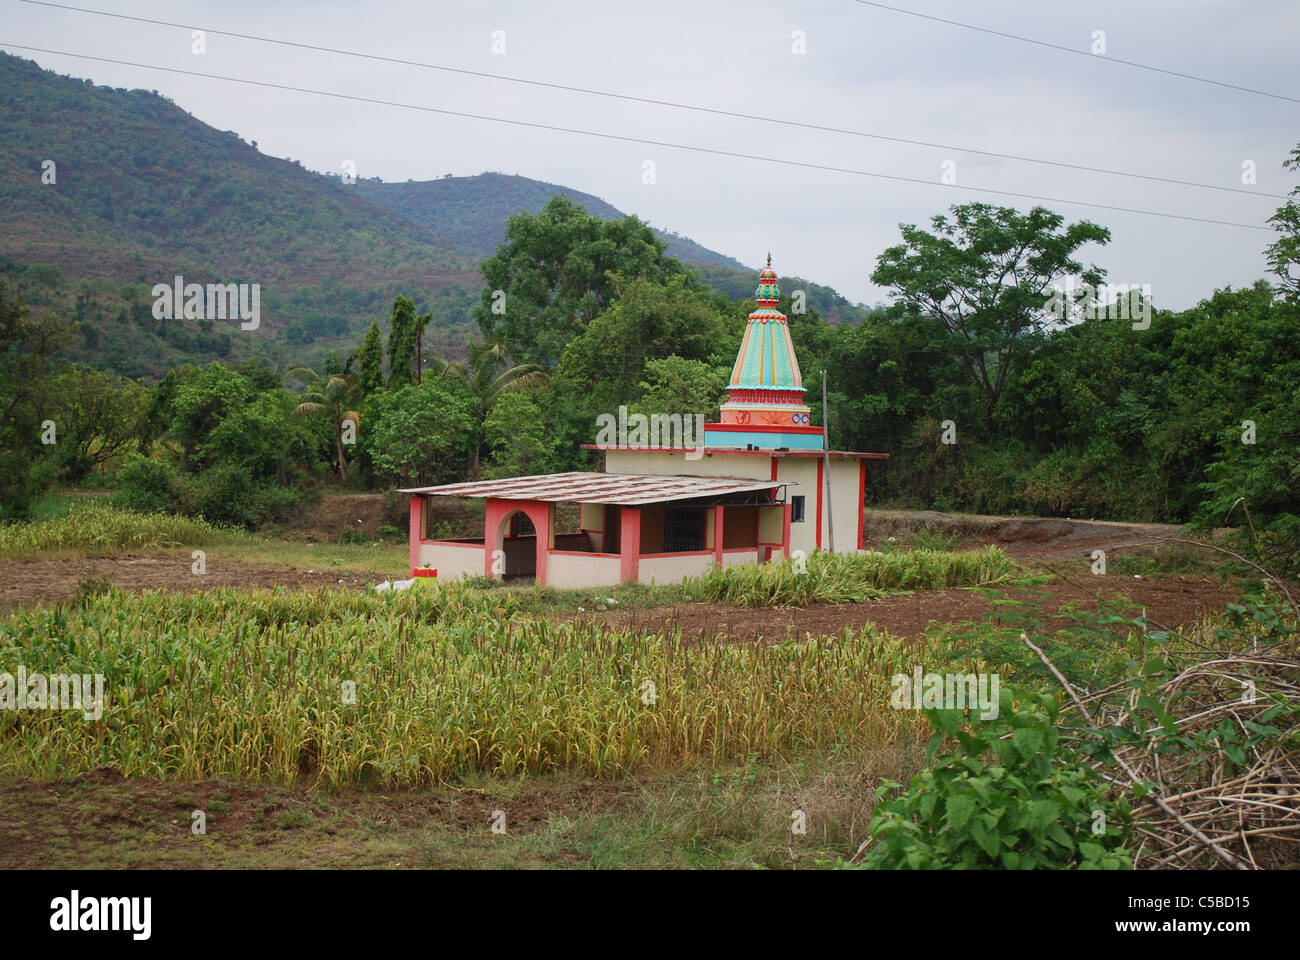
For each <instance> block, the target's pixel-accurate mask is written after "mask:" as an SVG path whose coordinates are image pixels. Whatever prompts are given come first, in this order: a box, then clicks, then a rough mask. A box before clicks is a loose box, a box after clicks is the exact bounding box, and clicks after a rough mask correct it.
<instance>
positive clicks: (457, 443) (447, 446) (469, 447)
mask: <svg viewBox="0 0 1300 960" xmlns="http://www.w3.org/2000/svg"><path fill="white" fill-rule="evenodd" d="M374 409H375V411H376V413H375V421H374V424H373V426H371V427H370V428H369V429H367V430H366V433H365V437H366V440H365V445H366V449H367V451H368V453H369V456H370V458H371V460H372V462H373V463H374V466H375V471H376V473H377V474H378V475H379V476H380V478H382V479H383V480H385V481H388V482H392V483H395V484H400V485H419V484H437V483H450V482H454V481H456V480H463V479H464V474H465V469H466V467H467V466H468V465H469V462H470V459H471V458H472V456H473V453H474V447H475V445H476V443H477V442H478V424H477V422H476V421H475V418H474V403H473V398H472V397H471V396H470V394H469V391H468V390H467V389H466V388H465V386H464V385H463V384H459V383H455V382H453V381H449V380H447V379H444V378H442V377H428V378H427V379H425V381H424V382H423V383H419V384H410V385H408V386H405V387H402V388H401V389H400V390H397V391H387V392H385V393H382V394H379V395H378V396H377V398H376V400H375V402H374Z"/></svg>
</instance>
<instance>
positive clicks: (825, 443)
mask: <svg viewBox="0 0 1300 960" xmlns="http://www.w3.org/2000/svg"><path fill="white" fill-rule="evenodd" d="M822 462H823V464H824V466H823V468H822V473H824V474H825V475H826V531H827V533H829V534H830V543H831V553H834V552H835V514H834V512H833V511H832V510H831V420H830V415H829V414H828V413H827V408H826V371H825V370H823V371H822Z"/></svg>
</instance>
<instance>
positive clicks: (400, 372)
mask: <svg viewBox="0 0 1300 960" xmlns="http://www.w3.org/2000/svg"><path fill="white" fill-rule="evenodd" d="M418 324H419V321H418V320H417V319H416V316H415V301H414V300H412V299H411V298H410V297H405V296H399V297H398V298H397V299H396V300H395V301H393V318H392V325H391V326H390V327H389V331H388V388H389V389H390V390H400V389H401V388H402V387H405V386H407V385H408V384H411V383H413V382H414V381H415V341H416V338H417V330H416V328H417V326H418Z"/></svg>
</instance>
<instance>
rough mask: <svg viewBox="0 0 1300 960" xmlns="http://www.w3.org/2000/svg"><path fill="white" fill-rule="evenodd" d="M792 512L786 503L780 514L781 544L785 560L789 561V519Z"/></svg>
mask: <svg viewBox="0 0 1300 960" xmlns="http://www.w3.org/2000/svg"><path fill="white" fill-rule="evenodd" d="M792 510H793V508H792V507H791V506H790V504H788V503H787V504H786V505H785V506H784V507H782V508H781V512H782V514H784V517H783V519H782V521H781V543H782V544H783V545H784V549H785V557H786V559H787V560H788V559H790V517H791V516H792V512H791V511H792Z"/></svg>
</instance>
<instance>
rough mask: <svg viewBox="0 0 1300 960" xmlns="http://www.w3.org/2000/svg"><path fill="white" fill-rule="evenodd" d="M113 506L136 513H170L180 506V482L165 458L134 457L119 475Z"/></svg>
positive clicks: (173, 468) (174, 469) (174, 470)
mask: <svg viewBox="0 0 1300 960" xmlns="http://www.w3.org/2000/svg"><path fill="white" fill-rule="evenodd" d="M118 484H119V488H118V492H117V493H116V494H114V495H113V505H114V506H118V507H122V508H123V509H125V510H134V511H136V512H137V513H173V512H175V511H176V510H178V509H179V508H180V504H181V494H180V490H181V483H180V478H179V477H178V476H177V474H176V468H175V467H173V466H172V465H171V463H169V462H168V461H166V460H153V459H150V458H149V457H142V456H139V455H137V456H134V457H132V458H131V459H130V460H129V461H127V464H126V466H125V467H123V468H122V472H121V473H120V474H119V475H118Z"/></svg>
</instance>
